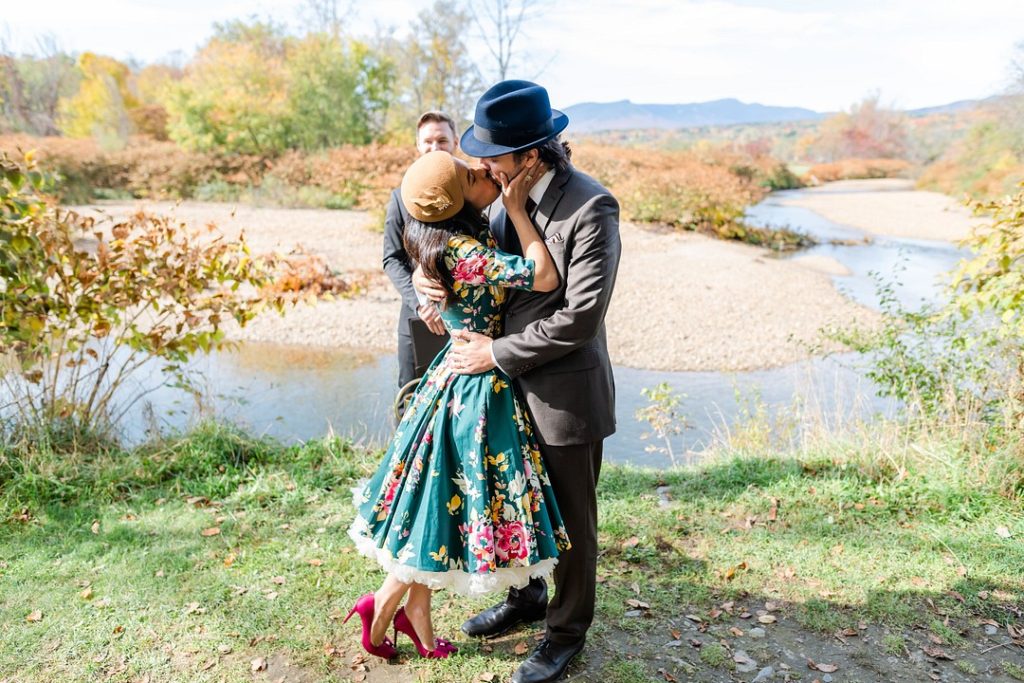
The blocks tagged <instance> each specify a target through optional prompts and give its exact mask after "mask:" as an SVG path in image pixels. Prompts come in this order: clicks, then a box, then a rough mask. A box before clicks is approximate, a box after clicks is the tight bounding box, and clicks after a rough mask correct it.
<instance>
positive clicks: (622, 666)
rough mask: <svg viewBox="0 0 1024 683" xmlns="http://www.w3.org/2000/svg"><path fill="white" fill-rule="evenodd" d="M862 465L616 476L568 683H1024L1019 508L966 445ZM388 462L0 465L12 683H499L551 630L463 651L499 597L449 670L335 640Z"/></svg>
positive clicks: (190, 443)
mask: <svg viewBox="0 0 1024 683" xmlns="http://www.w3.org/2000/svg"><path fill="white" fill-rule="evenodd" d="M872 444H875V445H877V442H874V441H872V440H870V439H866V440H863V441H862V442H851V443H848V444H834V445H833V446H834V447H831V448H827V447H822V448H820V449H818V451H815V450H814V449H810V450H807V451H805V452H802V453H800V454H792V455H786V456H781V455H779V456H773V455H771V454H765V453H753V454H741V453H732V454H726V455H719V456H716V457H715V458H714V459H712V460H710V461H708V462H706V463H704V464H703V465H701V466H699V467H695V468H687V469H677V470H672V471H654V470H638V469H630V468H625V467H617V466H610V465H606V466H605V469H604V470H603V472H602V478H601V484H600V511H601V535H600V540H601V548H602V555H601V561H600V566H599V577H598V578H599V582H600V585H599V588H598V616H597V621H596V623H595V626H594V628H593V629H592V630H591V634H590V637H589V641H588V647H587V650H586V651H585V656H584V657H582V658H581V661H579V662H578V663H577V664H576V665H574V667H573V669H572V674H571V678H572V679H573V680H581V681H583V680H586V681H602V682H606V683H627V682H630V681H687V680H691V681H750V680H751V679H753V678H754V677H755V676H756V675H758V673H759V672H762V673H763V670H764V669H765V668H766V667H772V670H773V675H772V677H770V678H766V679H764V680H772V681H782V680H793V681H795V680H801V681H808V682H810V681H813V680H815V679H819V680H820V679H823V677H824V676H826V675H829V676H834V677H835V678H834V680H836V681H895V680H907V681H928V680H932V679H933V677H934V676H940V678H938V679H934V680H947V681H960V680H963V681H971V680H979V681H980V680H985V681H993V680H995V681H1003V680H1005V681H1013V680H1024V649H1022V646H1021V642H1022V640H1021V639H1022V637H1024V616H1022V611H1021V610H1022V606H1024V572H1022V569H1021V568H1022V567H1024V542H1022V540H1024V514H1022V507H1021V503H1020V500H1019V498H1015V497H1014V496H1013V495H1005V487H1003V488H1004V493H1000V492H999V490H998V489H999V488H1000V487H999V486H997V485H996V483H998V482H995V483H993V484H989V483H985V481H982V480H983V479H985V478H984V477H980V476H974V475H975V474H976V473H977V471H978V469H977V467H975V466H972V462H969V461H968V456H966V455H961V454H960V453H961V451H960V450H959V449H958V447H957V445H956V444H955V443H948V442H943V441H938V442H934V443H927V444H924V445H921V444H909V445H908V444H904V445H903V446H901V447H899V449H898V452H892V453H887V454H886V457H884V458H882V457H878V456H877V454H876V453H872V452H870V450H871V448H872V447H873V446H872ZM894 448H895V447H894ZM377 457H379V454H377V453H371V452H366V451H363V450H360V449H357V448H354V447H353V446H352V445H351V444H349V443H346V442H344V441H341V440H331V441H324V442H317V443H312V442H311V443H308V444H305V445H303V446H294V447H283V446H280V445H277V444H275V443H273V442H269V441H258V440H253V439H249V438H247V437H243V436H241V435H238V434H236V433H235V432H232V431H230V430H227V429H224V428H219V427H215V426H209V427H204V428H201V429H200V430H198V431H196V432H194V433H193V434H191V435H189V436H187V437H184V438H182V439H180V440H178V441H174V442H168V443H166V444H163V445H159V446H152V447H147V448H143V449H137V450H135V451H132V452H127V453H125V452H116V451H115V452H107V453H102V454H100V455H94V456H90V457H86V456H83V455H60V456H58V455H53V454H49V455H46V456H41V455H37V456H31V457H29V456H24V455H19V454H18V453H16V452H6V453H0V506H2V507H0V512H2V521H0V681H4V682H6V683H14V682H19V683H21V682H25V681H61V682H64V681H68V682H70V681H149V682H150V683H156V682H157V681H190V682H192V681H195V682H200V681H253V680H256V681H279V680H284V681H308V682H313V681H334V680H339V679H340V680H367V681H415V680H422V681H437V682H441V681H444V682H448V681H453V682H454V681H491V680H493V681H502V680H507V678H508V676H509V675H510V674H511V672H512V671H513V670H514V669H515V668H516V666H517V665H518V662H520V661H521V660H522V659H523V658H524V657H525V652H527V651H528V649H529V648H530V647H532V645H533V642H534V639H535V637H536V636H537V634H539V633H540V628H539V625H536V626H534V627H533V628H531V629H528V630H524V631H519V632H517V633H513V634H511V635H509V636H506V637H505V638H502V639H500V640H497V641H493V642H482V641H480V642H478V641H471V640H468V639H466V638H465V637H464V636H462V635H461V633H459V632H458V626H459V624H460V623H461V622H462V620H463V619H464V618H465V617H466V616H468V615H469V614H470V613H471V612H473V611H474V610H475V609H477V608H479V607H483V606H485V605H488V604H491V603H492V602H494V598H493V597H488V598H485V599H479V600H466V599H463V598H460V597H459V596H455V595H449V594H445V593H440V594H439V595H438V596H437V599H436V605H437V614H436V622H437V631H438V633H439V634H441V635H446V636H452V637H453V639H454V640H456V641H457V644H458V645H459V647H460V648H461V651H460V653H459V655H458V656H456V657H453V658H451V659H449V660H446V661H440V662H436V661H430V662H425V661H420V660H418V659H417V658H416V657H415V654H414V652H413V650H412V647H411V645H410V644H409V642H408V640H403V641H402V643H403V644H402V645H401V647H400V649H401V653H402V655H401V658H400V660H399V661H398V662H397V663H394V664H384V663H382V662H381V661H380V660H377V659H375V658H371V657H367V656H363V655H362V654H361V650H360V648H359V646H358V640H357V636H358V625H357V624H354V623H353V622H349V623H348V624H347V625H342V624H341V618H342V617H344V614H345V613H346V612H347V611H348V608H349V607H350V606H351V604H352V603H353V602H354V600H355V598H356V597H357V596H359V595H360V594H362V593H364V592H366V591H369V590H372V589H374V588H376V587H377V585H378V584H379V583H380V580H381V579H382V574H381V573H380V572H379V571H378V570H377V569H376V568H375V566H374V565H372V564H371V563H370V562H368V561H366V560H364V559H363V558H362V557H360V556H358V555H357V554H356V553H355V552H354V551H353V548H352V544H351V543H350V541H349V540H348V537H347V535H346V533H345V531H346V529H347V526H348V523H349V522H350V520H351V518H352V513H353V508H352V507H351V505H350V494H349V491H348V490H349V487H350V486H351V485H352V484H353V483H354V482H355V481H356V480H357V479H358V478H360V477H362V476H365V475H366V474H368V473H369V472H370V471H372V469H373V466H374V464H375V461H376V458H377ZM1018 472H1019V470H1018ZM1017 476H1019V474H1018V475H1017ZM990 479H993V480H994V479H995V478H994V477H990ZM1018 490H1019V489H1018ZM833 666H835V667H837V669H835V670H834V673H833V672H832V671H830V668H831V667H833Z"/></svg>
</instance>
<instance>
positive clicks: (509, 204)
mask: <svg viewBox="0 0 1024 683" xmlns="http://www.w3.org/2000/svg"><path fill="white" fill-rule="evenodd" d="M542 175H544V169H543V168H541V167H540V164H539V162H536V160H535V163H534V164H533V165H532V166H527V167H525V168H524V169H523V170H522V171H520V172H519V174H518V175H516V177H515V178H513V179H512V180H511V181H509V179H508V176H506V175H505V174H504V173H501V174H499V178H498V180H499V181H500V182H501V192H502V202H503V203H504V205H505V211H506V213H508V217H509V219H510V220H511V221H512V225H513V226H514V227H515V229H516V234H517V235H518V236H519V244H521V245H522V247H523V257H524V258H528V259H530V260H531V261H533V264H534V275H533V291H536V292H550V291H552V290H554V289H555V288H556V287H558V269H557V268H555V262H554V260H552V258H551V254H549V253H548V248H547V247H546V246H544V240H543V239H541V237H540V234H539V233H538V232H537V228H536V227H534V225H533V222H532V221H531V220H530V216H529V214H528V213H527V212H526V199H527V197H529V195H530V189H531V188H532V187H533V186H534V185H535V184H536V182H537V180H539V179H540V176H542Z"/></svg>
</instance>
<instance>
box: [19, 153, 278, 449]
mask: <svg viewBox="0 0 1024 683" xmlns="http://www.w3.org/2000/svg"><path fill="white" fill-rule="evenodd" d="M53 187H54V186H53V180H52V178H50V177H49V176H47V175H46V174H44V173H42V172H40V171H39V170H37V169H36V168H35V164H34V161H33V159H32V157H31V155H27V156H26V159H25V161H24V162H22V161H18V160H15V159H14V158H11V157H9V156H7V155H6V154H0V282H2V284H3V287H2V290H0V320H2V323H3V325H2V327H0V359H2V361H3V367H2V369H0V385H2V386H3V390H4V394H5V405H4V406H3V409H2V411H0V418H2V419H3V420H4V422H3V424H2V426H3V427H4V430H3V431H4V433H5V434H7V435H10V434H11V433H12V432H13V431H18V430H25V429H31V430H32V431H33V432H34V431H35V430H36V429H42V430H44V431H43V433H44V434H50V433H52V432H51V431H50V430H52V429H53V428H55V427H59V428H60V431H61V432H62V433H65V434H68V433H70V434H78V433H96V432H97V431H104V430H106V429H108V428H110V427H111V426H113V425H115V424H116V423H117V422H118V418H119V416H120V415H122V414H123V413H124V412H125V411H126V410H127V409H128V408H129V407H130V406H131V405H132V404H133V403H134V402H135V401H137V400H138V398H139V397H141V395H144V394H145V392H146V389H145V388H141V389H139V391H137V392H132V391H131V390H128V392H127V393H125V392H124V391H122V390H123V389H124V388H125V387H126V385H127V384H128V383H129V381H133V380H135V381H137V380H136V378H137V377H138V375H139V372H140V370H141V368H143V367H145V366H152V365H155V366H156V367H157V368H158V371H157V372H156V373H155V374H156V375H157V376H160V375H163V376H164V377H165V378H166V381H173V382H175V383H178V384H179V385H185V384H186V383H187V373H186V372H185V369H184V363H185V361H187V360H188V358H189V357H190V356H192V355H193V354H195V353H197V352H199V351H209V350H211V349H217V348H220V347H222V346H223V345H224V344H225V343H226V342H225V336H224V331H223V328H224V326H225V325H226V324H227V323H228V322H229V321H231V322H234V323H237V324H240V325H244V324H246V323H247V322H249V321H250V320H252V319H253V318H254V317H255V316H256V315H257V313H258V312H259V311H260V310H262V309H263V308H265V307H266V306H268V305H275V306H278V307H280V305H281V304H282V301H281V299H280V297H278V296H277V295H276V294H275V293H274V292H270V293H269V294H268V293H267V291H266V289H265V286H266V285H268V284H269V283H270V282H271V280H272V276H273V275H274V272H273V271H272V270H271V268H270V267H269V266H268V264H267V263H265V262H264V261H263V260H262V259H259V258H254V257H253V256H252V255H251V254H250V252H249V249H248V247H247V245H246V243H245V240H244V239H238V240H232V241H227V240H224V239H222V238H221V236H220V234H219V233H218V232H217V231H216V229H215V227H214V226H207V227H206V228H205V229H204V230H201V231H197V230H193V229H191V228H190V227H189V226H187V225H184V224H181V223H178V222H176V221H173V220H171V219H168V218H165V217H160V216H153V215H149V214H145V213H141V212H139V213H136V214H134V215H132V216H130V217H128V218H126V219H124V220H119V221H114V220H112V219H109V218H108V219H104V220H102V221H96V220H94V219H92V218H90V217H87V216H82V215H79V214H77V213H75V212H73V211H68V210H65V209H62V208H60V207H58V206H57V205H56V204H55V203H54V202H53V201H52V200H51V198H50V192H51V191H52V189H53ZM152 388H153V387H149V389H152Z"/></svg>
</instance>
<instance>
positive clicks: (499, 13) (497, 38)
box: [467, 0, 541, 81]
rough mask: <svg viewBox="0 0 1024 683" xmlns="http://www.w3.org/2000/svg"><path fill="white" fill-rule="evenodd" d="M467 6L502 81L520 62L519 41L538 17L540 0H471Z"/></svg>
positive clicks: (495, 71) (497, 77)
mask: <svg viewBox="0 0 1024 683" xmlns="http://www.w3.org/2000/svg"><path fill="white" fill-rule="evenodd" d="M467 6H468V7H469V14H470V16H471V17H472V18H473V23H474V24H476V27H477V28H478V29H479V30H480V36H481V38H482V39H483V41H484V43H485V44H486V46H487V50H488V52H490V54H491V57H492V58H493V64H494V75H495V76H496V80H499V81H503V80H505V79H506V78H508V76H509V73H510V70H511V69H512V67H513V66H515V64H516V62H517V58H518V53H517V44H518V43H519V41H520V39H521V38H523V37H524V35H525V34H524V29H525V28H526V26H527V25H528V24H529V23H530V21H532V20H533V19H534V18H536V16H537V13H538V11H539V10H540V6H541V0H470V2H468V3H467Z"/></svg>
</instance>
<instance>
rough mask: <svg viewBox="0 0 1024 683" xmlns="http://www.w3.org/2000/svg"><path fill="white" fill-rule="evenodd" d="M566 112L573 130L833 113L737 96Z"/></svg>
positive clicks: (597, 105)
mask: <svg viewBox="0 0 1024 683" xmlns="http://www.w3.org/2000/svg"><path fill="white" fill-rule="evenodd" d="M978 103H979V101H978V100H961V101H958V102H951V103H950V104H944V105H940V106H937V107H925V108H923V109H911V110H908V111H907V112H906V113H907V114H910V115H911V116H914V115H925V114H936V113H946V112H953V111H960V110H963V109H968V108H972V107H974V106H976V105H977V104H978ZM565 113H566V114H568V115H569V130H570V131H572V132H573V133H592V132H596V131H603V130H629V129H651V128H661V129H673V128H693V127H698V126H729V125H735V124H741V123H780V122H785V121H814V120H817V119H822V118H825V117H826V116H829V115H830V112H818V111H814V110H812V109H805V108H803V107H777V106H771V105H764V104H757V103H747V102H741V101H740V100H737V99H733V98H728V99H723V100H712V101H710V102H692V103H689V104H637V103H635V102H631V101H629V100H619V101H618V102H583V103H581V104H574V105H572V106H571V107H566V109H565Z"/></svg>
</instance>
